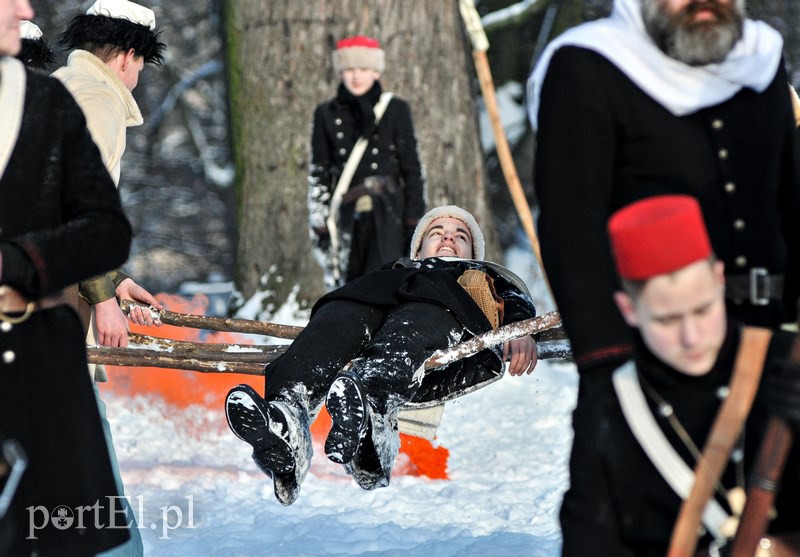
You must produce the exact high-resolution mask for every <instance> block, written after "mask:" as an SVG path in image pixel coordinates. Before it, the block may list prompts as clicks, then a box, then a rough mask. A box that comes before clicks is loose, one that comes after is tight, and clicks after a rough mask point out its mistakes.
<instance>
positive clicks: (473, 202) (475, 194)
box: [226, 0, 496, 305]
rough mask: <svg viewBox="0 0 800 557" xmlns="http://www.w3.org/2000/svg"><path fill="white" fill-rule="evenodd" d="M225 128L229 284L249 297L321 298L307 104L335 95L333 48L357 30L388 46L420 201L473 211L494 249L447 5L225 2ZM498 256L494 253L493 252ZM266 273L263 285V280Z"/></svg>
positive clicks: (457, 35)
mask: <svg viewBox="0 0 800 557" xmlns="http://www.w3.org/2000/svg"><path fill="white" fill-rule="evenodd" d="M226 10H227V12H226V21H227V24H226V27H227V37H228V51H229V54H228V56H229V65H230V80H231V99H232V100H231V105H232V110H231V112H232V128H233V138H234V151H235V159H236V168H237V175H238V178H237V180H238V188H239V223H238V228H239V249H238V263H237V285H238V287H239V289H240V290H241V291H242V293H243V294H244V295H245V296H247V297H249V296H250V295H252V294H253V293H254V292H255V291H257V290H265V289H266V288H269V289H270V290H274V291H275V292H276V294H275V297H274V300H273V303H274V304H276V305H280V304H281V303H282V302H283V300H285V299H286V296H287V294H288V293H289V292H290V290H291V289H292V287H293V285H295V284H298V285H299V286H300V298H301V299H308V300H313V299H315V298H316V297H317V296H319V295H320V294H321V293H322V274H321V271H320V270H319V269H318V267H317V265H316V263H315V262H314V261H313V260H312V258H311V255H310V242H309V239H308V234H307V225H306V222H307V208H306V194H307V170H308V143H309V139H310V133H311V129H310V128H311V119H312V115H313V110H314V107H315V106H316V105H317V104H318V103H320V102H322V101H323V100H325V99H327V98H330V97H332V96H333V95H334V93H335V90H336V87H337V85H338V82H339V77H338V75H336V73H335V72H334V70H333V67H332V65H331V52H332V50H333V49H334V48H335V44H336V41H337V40H338V39H340V38H343V37H345V36H349V35H355V34H365V35H370V36H374V37H376V38H378V39H379V40H380V41H381V44H382V46H383V48H384V50H385V51H386V61H387V64H386V71H385V72H384V75H383V76H382V78H381V83H382V85H383V87H384V90H387V91H392V92H394V93H395V94H397V95H399V96H400V97H403V98H405V99H406V100H408V101H409V103H410V104H411V108H412V112H413V116H414V124H415V127H416V131H417V137H418V140H419V144H420V154H421V159H422V162H423V165H424V166H425V170H426V173H427V179H428V199H429V204H430V205H431V206H433V205H439V204H443V203H455V204H459V205H462V206H464V207H465V208H467V209H469V210H471V211H473V212H474V213H475V215H476V218H477V219H478V220H479V221H480V223H481V224H482V225H483V227H484V231H485V232H486V233H487V235H488V241H489V248H490V253H492V251H491V250H492V248H494V249H495V250H496V242H495V241H494V234H493V230H492V228H493V227H492V219H491V214H490V211H489V209H488V205H487V203H486V194H485V191H484V183H485V180H484V175H485V173H484V168H483V158H482V154H481V151H480V143H479V138H478V128H477V121H476V113H475V105H474V95H473V94H474V89H475V88H474V86H473V85H474V70H473V68H472V61H471V58H470V57H469V46H468V45H467V43H466V41H465V37H464V33H463V30H462V27H463V25H462V22H461V20H460V15H459V11H458V3H457V2H456V1H455V0H448V1H436V2H429V1H426V0H403V1H402V2H399V1H391V0H307V1H305V2H295V1H291V0H237V1H236V2H226ZM494 254H496V252H495V253H494ZM267 273H269V274H270V276H271V278H272V279H276V278H277V277H280V281H278V280H271V281H270V282H269V285H268V287H265V286H264V285H263V284H261V285H260V281H262V277H264V276H265V274H267Z"/></svg>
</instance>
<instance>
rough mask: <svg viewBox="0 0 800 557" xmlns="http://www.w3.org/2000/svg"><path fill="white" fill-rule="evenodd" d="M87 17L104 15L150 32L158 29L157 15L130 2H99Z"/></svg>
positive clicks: (111, 0)
mask: <svg viewBox="0 0 800 557" xmlns="http://www.w3.org/2000/svg"><path fill="white" fill-rule="evenodd" d="M86 15H104V16H107V17H111V18H114V19H127V20H128V21H131V22H133V23H136V24H138V25H144V26H145V27H147V28H148V29H150V30H153V29H155V28H156V14H155V13H154V12H153V10H151V9H150V8H145V7H144V6H140V5H139V4H135V3H133V2H128V0H97V2H95V3H94V4H92V6H91V7H90V8H89V9H88V10H87V11H86Z"/></svg>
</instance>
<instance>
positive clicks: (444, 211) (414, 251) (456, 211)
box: [410, 205, 486, 260]
mask: <svg viewBox="0 0 800 557" xmlns="http://www.w3.org/2000/svg"><path fill="white" fill-rule="evenodd" d="M444 217H450V218H453V219H458V220H460V221H461V222H463V223H464V224H466V225H467V228H469V232H470V234H471V235H472V259H480V260H482V259H483V258H484V257H485V255H486V241H485V240H484V239H483V232H482V231H481V227H480V226H478V221H476V220H475V217H473V216H472V215H471V214H470V213H469V212H468V211H465V210H464V209H462V208H461V207H458V206H456V205H445V206H443V207H436V208H434V209H431V210H430V211H428V212H427V213H425V215H424V216H423V217H422V218H421V219H420V220H419V223H418V224H417V228H416V229H414V236H413V237H412V238H411V249H410V254H411V259H417V258H418V257H419V252H420V250H421V249H422V240H423V238H424V236H425V232H427V231H428V227H429V226H430V225H431V223H432V222H433V221H435V220H436V219H440V218H444Z"/></svg>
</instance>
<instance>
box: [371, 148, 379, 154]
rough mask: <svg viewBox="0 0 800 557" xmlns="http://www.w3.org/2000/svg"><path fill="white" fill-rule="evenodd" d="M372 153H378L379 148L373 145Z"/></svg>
mask: <svg viewBox="0 0 800 557" xmlns="http://www.w3.org/2000/svg"><path fill="white" fill-rule="evenodd" d="M372 154H373V155H377V154H378V148H377V147H373V148H372Z"/></svg>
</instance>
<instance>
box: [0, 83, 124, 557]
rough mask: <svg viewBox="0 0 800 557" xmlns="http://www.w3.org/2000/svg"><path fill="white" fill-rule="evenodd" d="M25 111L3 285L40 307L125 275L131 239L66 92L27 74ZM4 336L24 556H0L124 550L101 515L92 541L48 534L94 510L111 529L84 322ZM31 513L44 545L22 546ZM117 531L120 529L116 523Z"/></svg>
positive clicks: (0, 193) (58, 316)
mask: <svg viewBox="0 0 800 557" xmlns="http://www.w3.org/2000/svg"><path fill="white" fill-rule="evenodd" d="M0 79H1V78H0ZM24 102H25V104H24V115H23V119H22V124H21V129H20V133H19V137H18V140H17V142H16V146H15V147H14V150H13V153H12V155H11V158H10V160H9V163H8V167H7V168H6V170H5V172H4V173H3V175H2V177H0V199H1V200H2V202H0V250H2V257H3V259H2V263H3V266H2V280H0V282H2V283H3V284H8V285H11V286H13V287H15V288H16V289H18V290H19V291H21V292H22V293H24V294H25V295H27V296H29V297H31V298H32V299H37V298H40V297H42V296H45V295H48V294H51V293H54V292H56V291H58V290H59V289H63V288H64V287H66V286H68V285H71V284H74V283H76V282H78V281H80V280H82V279H85V278H88V277H91V276H94V275H97V274H100V273H103V272H105V271H108V270H111V269H113V268H115V267H117V266H120V265H122V264H123V263H124V262H125V260H126V258H127V256H128V250H129V246H130V241H131V229H130V225H129V224H128V221H127V219H126V218H125V215H124V213H123V211H122V207H121V205H120V200H119V195H118V194H117V191H116V189H115V187H114V183H113V182H112V180H111V178H110V176H109V175H108V172H107V171H106V169H105V166H103V162H102V160H101V159H100V154H99V152H98V150H97V147H96V146H95V144H94V143H93V142H92V140H91V137H90V136H89V132H88V131H87V129H86V122H85V120H84V118H83V113H82V112H81V110H80V108H78V105H77V104H76V103H75V101H74V100H73V99H72V97H71V96H70V95H69V93H68V92H67V91H66V89H64V86H63V85H61V83H60V82H58V81H57V80H55V79H52V78H49V77H46V76H43V75H41V74H37V73H32V72H27V89H26V93H25V101H24ZM0 120H2V115H0ZM6 125H8V124H7V123H6ZM0 325H2V326H0V354H2V356H3V357H2V360H0V433H2V435H4V436H5V437H6V438H8V439H15V440H17V441H18V442H19V443H20V444H21V445H22V447H23V449H24V451H25V452H26V453H27V456H28V459H29V465H28V468H27V470H26V471H25V473H24V476H23V478H22V482H21V484H20V486H19V490H18V492H17V494H16V496H15V498H14V500H13V505H12V507H11V509H10V510H9V515H8V516H6V519H5V520H4V522H3V524H2V525H1V526H0V530H3V532H2V533H5V534H8V533H9V532H14V531H13V529H12V523H13V522H15V523H16V527H17V528H18V530H16V532H14V533H13V535H12V541H13V542H14V543H16V544H17V545H15V546H14V547H13V548H6V547H3V548H2V549H0V553H2V554H3V555H16V554H18V552H20V553H24V554H26V555H27V554H30V552H31V551H32V550H33V549H34V548H35V549H37V550H38V551H40V553H41V554H42V555H93V554H95V553H97V552H100V551H101V550H105V549H108V548H111V547H114V546H116V545H119V544H120V543H122V542H124V541H126V540H127V539H128V537H129V536H128V531H127V529H126V528H124V527H123V528H120V529H115V530H114V529H108V528H101V529H96V528H95V527H94V511H91V515H92V517H91V519H90V516H89V515H90V513H86V514H85V516H84V525H85V527H86V528H85V529H84V530H80V529H78V528H77V527H76V525H75V524H74V525H73V526H72V527H70V528H67V529H64V530H59V529H57V528H56V527H54V526H53V525H50V524H49V518H50V513H52V512H53V511H55V509H56V508H57V507H59V506H60V505H65V506H67V507H69V508H70V509H71V510H72V511H73V513H74V512H75V509H76V508H77V507H78V506H92V505H95V504H96V503H97V502H99V503H100V505H102V506H103V507H105V508H103V509H102V511H101V512H100V516H99V517H98V518H99V520H100V522H101V524H108V523H109V518H108V517H109V515H108V509H107V505H108V499H107V498H108V497H113V496H117V495H120V494H118V493H117V490H116V486H115V483H114V478H113V475H112V472H111V465H110V462H109V453H108V447H107V446H106V444H105V440H104V436H103V431H102V428H101V425H100V418H99V413H98V407H97V400H96V398H95V396H94V392H93V388H92V385H91V383H90V379H89V373H88V371H87V362H86V348H85V342H84V334H83V328H82V327H81V324H80V322H79V320H78V317H77V314H76V313H75V311H74V310H73V309H72V308H70V307H68V306H63V305H62V306H58V307H55V308H53V309H48V310H44V311H38V312H35V313H34V314H33V315H32V316H31V317H30V318H29V319H28V320H27V321H24V322H23V323H21V324H16V325H12V324H9V323H2V324H0ZM3 481H4V480H3V479H0V484H2V483H3ZM31 506H41V507H42V508H43V509H46V511H44V510H42V511H37V514H36V517H35V520H36V524H37V525H42V526H44V524H48V526H47V527H43V528H42V529H40V530H37V531H35V532H33V536H34V537H36V538H37V539H36V540H26V539H25V538H26V537H29V534H30V531H29V511H28V510H26V508H27V507H31ZM116 509H117V510H119V509H120V507H119V503H117V506H116ZM45 512H46V513H47V517H45V514H44V513H45ZM74 517H75V518H76V520H77V514H75V515H74ZM117 520H118V521H119V523H118V525H121V524H122V519H121V518H120V515H117ZM2 533H0V538H2Z"/></svg>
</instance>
